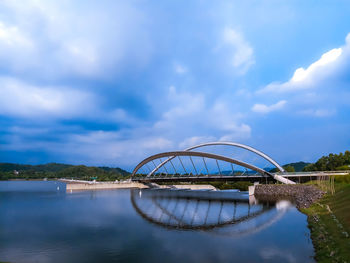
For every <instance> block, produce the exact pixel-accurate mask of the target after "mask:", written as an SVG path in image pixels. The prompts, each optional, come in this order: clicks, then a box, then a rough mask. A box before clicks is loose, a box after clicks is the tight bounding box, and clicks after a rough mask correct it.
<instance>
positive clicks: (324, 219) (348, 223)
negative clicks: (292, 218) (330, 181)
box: [302, 175, 350, 262]
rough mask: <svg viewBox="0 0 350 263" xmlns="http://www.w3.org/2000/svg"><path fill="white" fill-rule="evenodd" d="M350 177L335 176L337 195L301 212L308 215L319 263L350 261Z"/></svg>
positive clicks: (329, 194)
mask: <svg viewBox="0 0 350 263" xmlns="http://www.w3.org/2000/svg"><path fill="white" fill-rule="evenodd" d="M349 211H350V175H347V176H335V193H334V194H331V193H328V194H326V195H325V196H324V197H323V198H322V199H321V200H320V201H319V202H317V203H315V204H313V205H312V206H310V207H309V208H307V209H302V212H304V213H305V214H307V215H308V223H309V228H310V230H311V238H312V241H313V244H314V247H315V251H316V255H315V258H316V260H317V262H350V237H349V234H350V212H349Z"/></svg>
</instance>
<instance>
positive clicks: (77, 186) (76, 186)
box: [66, 182, 148, 191]
mask: <svg viewBox="0 0 350 263" xmlns="http://www.w3.org/2000/svg"><path fill="white" fill-rule="evenodd" d="M125 188H140V189H143V188H148V186H146V185H144V184H141V183H135V182H131V183H100V182H98V183H67V186H66V190H67V191H76V190H102V189H125Z"/></svg>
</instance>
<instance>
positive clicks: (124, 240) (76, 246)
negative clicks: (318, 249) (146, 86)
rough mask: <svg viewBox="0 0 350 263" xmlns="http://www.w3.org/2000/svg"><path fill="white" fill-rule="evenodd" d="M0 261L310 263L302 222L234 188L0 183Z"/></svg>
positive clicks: (285, 206) (283, 205)
mask: <svg viewBox="0 0 350 263" xmlns="http://www.w3.org/2000/svg"><path fill="white" fill-rule="evenodd" d="M0 215H1V216H0V262H3V261H4V262H18V263H19V262H314V260H313V255H314V249H313V246H312V242H311V240H310V231H309V229H308V228H307V217H306V216H305V215H304V214H302V213H300V212H299V211H298V210H297V209H296V208H295V206H294V205H293V204H291V203H289V202H288V201H279V202H277V203H271V202H270V203H266V202H257V201H254V200H249V197H248V195H247V193H245V192H237V191H222V192H221V191H220V192H219V191H216V192H210V191H186V190H181V191H180V190H142V191H140V190H136V189H134V190H129V189H125V190H103V191H82V192H72V193H66V189H65V184H64V183H61V182H56V181H3V182H0Z"/></svg>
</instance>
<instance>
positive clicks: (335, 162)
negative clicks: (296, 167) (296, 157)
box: [303, 151, 350, 172]
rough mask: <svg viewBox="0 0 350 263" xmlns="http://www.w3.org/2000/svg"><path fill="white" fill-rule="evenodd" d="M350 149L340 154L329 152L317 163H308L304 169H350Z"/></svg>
mask: <svg viewBox="0 0 350 263" xmlns="http://www.w3.org/2000/svg"><path fill="white" fill-rule="evenodd" d="M349 165H350V151H345V153H339V154H333V153H331V154H329V155H328V156H322V157H321V158H320V159H318V160H317V162H315V163H311V164H308V165H307V166H305V167H304V169H303V171H305V172H311V171H335V170H350V166H349Z"/></svg>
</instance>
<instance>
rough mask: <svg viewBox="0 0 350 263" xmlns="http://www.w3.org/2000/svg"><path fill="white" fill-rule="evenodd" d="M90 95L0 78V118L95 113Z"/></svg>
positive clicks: (70, 116) (69, 115)
mask: <svg viewBox="0 0 350 263" xmlns="http://www.w3.org/2000/svg"><path fill="white" fill-rule="evenodd" d="M94 104H95V98H94V96H93V95H92V94H89V93H88V92H83V91H79V90H74V89H68V88H66V87H57V86H54V87H51V86H36V85H30V84H27V83H24V82H22V81H19V80H16V79H13V78H4V77H0V115H3V116H16V117H26V118H27V117H31V118H35V117H45V116H46V117H61V118H72V117H77V116H82V115H84V114H86V113H91V112H93V111H94V110H95V108H94V106H93V105H94Z"/></svg>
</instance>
